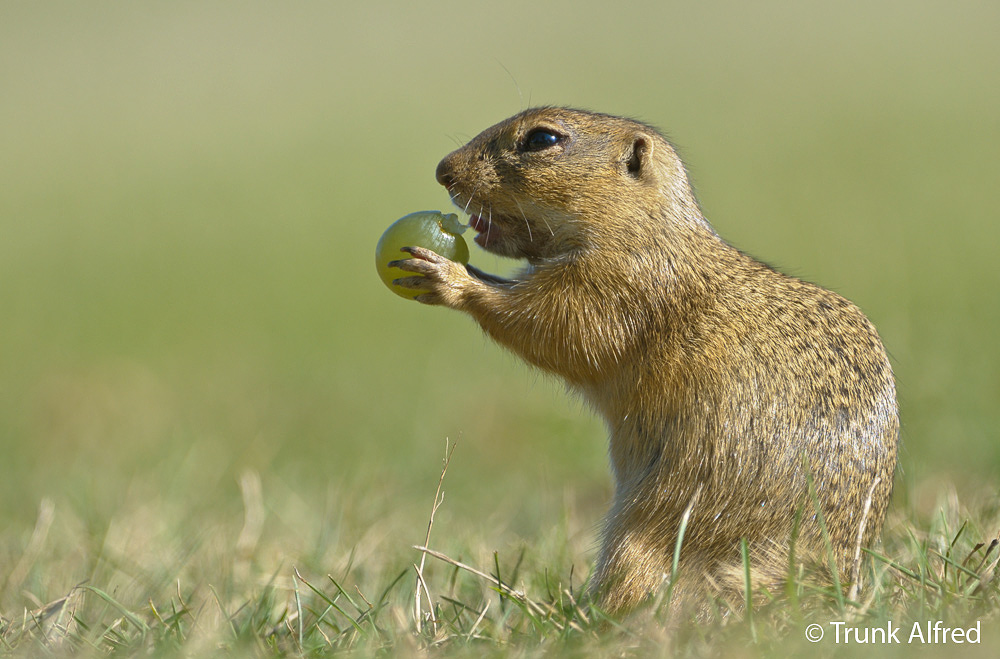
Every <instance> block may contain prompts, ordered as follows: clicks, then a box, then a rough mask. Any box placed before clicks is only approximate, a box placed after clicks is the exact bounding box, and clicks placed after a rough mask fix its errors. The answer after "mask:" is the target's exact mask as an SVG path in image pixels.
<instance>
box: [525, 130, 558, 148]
mask: <svg viewBox="0 0 1000 659" xmlns="http://www.w3.org/2000/svg"><path fill="white" fill-rule="evenodd" d="M561 140H562V136H561V135H557V134H555V133H553V132H552V131H550V130H546V129H545V128H536V129H535V130H533V131H531V132H530V133H528V134H527V135H526V136H525V137H524V149H525V151H541V150H542V149H547V148H549V147H550V146H555V145H556V144H559V142H560V141H561Z"/></svg>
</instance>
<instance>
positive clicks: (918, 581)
mask: <svg viewBox="0 0 1000 659" xmlns="http://www.w3.org/2000/svg"><path fill="white" fill-rule="evenodd" d="M453 450H454V447H452V449H451V450H449V453H448V456H447V458H446V461H445V466H444V470H443V471H442V474H441V481H439V483H438V491H437V493H436V494H434V496H433V497H432V498H428V502H427V503H428V504H429V505H428V508H429V510H430V511H431V513H430V523H429V524H428V528H427V533H426V535H425V536H424V538H423V542H424V543H428V542H429V544H430V545H431V546H435V545H441V546H444V547H448V548H449V551H451V552H454V553H455V555H457V556H460V557H462V558H461V559H459V558H454V557H452V556H451V555H449V553H448V552H442V551H438V550H435V549H432V548H429V547H428V548H422V547H420V546H414V547H395V548H391V553H392V554H393V556H392V557H391V558H385V557H377V558H374V557H369V558H362V557H360V556H354V557H352V559H351V560H348V562H347V563H346V564H345V565H344V566H343V568H342V569H341V570H340V571H338V573H337V574H336V575H334V574H324V573H323V572H321V571H318V572H317V571H315V570H313V569H306V568H301V569H300V568H299V567H296V566H284V567H282V568H280V569H278V570H276V571H275V572H273V573H267V572H262V571H261V567H262V565H261V564H260V563H261V562H259V561H258V557H260V556H262V555H266V554H268V553H269V552H272V551H275V550H277V551H284V550H283V548H281V547H280V546H276V544H277V545H280V544H281V538H280V537H278V538H269V539H268V538H263V537H262V536H261V531H262V527H261V524H260V520H261V519H262V517H263V515H264V512H263V510H262V508H263V507H267V506H268V505H273V504H269V502H268V497H266V496H262V494H261V492H260V489H259V488H260V482H259V479H258V477H257V476H256V475H255V474H253V473H248V474H245V475H244V479H243V483H242V485H243V505H244V511H243V526H242V529H241V531H240V533H239V534H238V536H237V538H236V542H235V543H233V544H232V545H230V546H221V547H219V548H218V550H219V551H220V552H221V553H222V554H223V555H225V557H226V558H224V559H222V564H221V565H220V566H219V567H220V568H221V571H220V572H218V573H216V574H215V577H216V579H217V581H216V583H217V584H219V585H212V584H208V583H205V582H201V583H198V582H197V581H194V582H193V581H192V579H191V575H190V574H189V573H188V572H187V570H186V566H184V567H182V568H181V569H180V570H175V571H168V572H165V573H164V574H162V575H160V577H161V578H160V579H158V580H155V581H152V580H151V581H149V582H147V583H145V584H143V585H142V587H139V588H135V587H133V588H130V589H128V590H123V591H119V592H109V591H108V590H107V589H106V588H104V587H102V585H100V584H98V583H94V581H95V580H90V581H86V582H83V583H80V584H77V585H75V586H74V587H72V588H70V589H69V590H68V591H67V592H65V593H64V594H63V595H62V596H61V597H59V598H58V599H55V600H53V601H51V602H46V603H38V604H39V605H38V606H36V607H34V608H32V609H25V610H23V611H21V612H18V613H17V615H16V616H12V615H9V614H8V616H7V617H6V618H4V619H3V620H2V622H0V647H2V648H4V649H5V650H6V651H7V652H10V653H13V654H22V653H24V654H35V653H45V654H48V653H57V654H64V653H70V654H83V655H93V656H101V655H106V654H116V655H122V654H124V655H128V656H133V655H140V654H148V653H151V652H152V653H155V654H157V655H158V656H159V655H164V656H171V655H174V654H177V655H183V656H190V655H192V654H201V653H212V652H217V651H224V652H226V653H228V654H237V655H240V656H247V655H252V656H326V655H333V654H339V653H363V654H386V655H390V656H410V655H421V656H426V655H427V654H430V655H431V656H464V655H466V654H469V653H477V654H487V655H493V654H496V655H500V654H502V655H504V656H508V655H509V656H540V655H543V654H545V655H551V654H552V653H557V654H560V655H565V656H594V655H595V654H602V653H613V654H615V655H619V656H702V655H703V654H704V653H706V652H709V653H712V654H727V653H729V652H734V651H739V652H751V653H752V654H770V653H772V652H780V653H782V654H790V653H791V654H796V653H799V652H807V651H809V648H810V647H813V648H816V647H819V648H820V649H821V652H822V653H824V654H830V653H837V654H841V653H848V654H849V653H850V651H851V650H852V648H853V649H855V650H856V649H859V647H860V648H861V649H865V650H872V649H876V650H877V651H878V652H880V653H882V652H894V651H903V648H905V651H906V652H913V651H918V652H919V651H924V650H927V649H928V648H932V647H934V644H930V643H928V644H926V645H925V644H923V643H918V642H917V641H916V640H912V641H911V634H912V633H913V629H914V624H917V625H920V629H921V630H926V629H927V627H926V624H927V621H931V623H932V625H933V623H935V622H937V621H942V623H943V626H946V627H949V628H961V629H963V630H967V629H977V630H978V631H976V632H975V633H976V634H977V639H978V643H976V644H973V645H964V646H963V647H962V648H961V650H962V652H963V653H969V654H970V655H971V656H988V653H989V652H991V650H990V649H989V648H990V647H991V646H992V644H993V643H995V642H996V640H997V639H998V635H997V632H996V623H997V618H998V608H997V604H998V598H1000V582H998V580H997V579H996V576H997V567H998V563H1000V547H998V545H1000V511H998V510H997V509H996V506H995V502H992V504H991V505H992V507H984V508H980V509H976V510H971V511H970V510H966V509H963V508H962V507H961V506H960V505H959V504H958V502H957V499H956V498H955V497H949V498H947V499H945V500H943V501H941V502H940V503H939V505H938V507H937V509H936V514H935V515H934V516H933V517H931V518H922V517H921V516H920V515H918V514H916V513H914V512H911V514H910V515H909V516H904V515H901V514H897V515H896V516H895V517H894V518H893V519H891V520H890V523H889V525H888V529H887V533H886V537H885V541H884V544H883V546H881V547H879V548H878V549H877V550H874V551H871V552H866V556H865V557H864V559H863V560H862V561H861V562H860V564H861V565H862V566H863V572H864V575H865V581H866V583H867V587H866V588H863V589H862V590H861V591H859V593H860V594H859V595H858V596H856V597H855V596H854V595H853V594H852V595H851V596H848V597H845V590H846V588H845V589H843V590H842V589H839V588H837V587H835V586H832V585H830V583H829V580H828V579H825V580H824V579H816V578H814V575H808V574H803V573H796V574H792V575H791V578H790V580H789V583H788V586H787V588H786V590H785V591H784V592H778V593H770V594H768V593H756V594H755V598H754V603H753V605H752V607H751V606H748V607H746V608H745V609H743V610H732V609H729V608H728V607H727V605H725V604H723V603H720V604H718V605H717V608H716V609H715V612H714V613H712V612H711V611H709V612H708V613H705V612H702V613H700V614H699V616H698V618H697V619H694V620H690V621H689V620H687V619H685V618H681V619H680V620H678V619H676V618H670V617H669V616H668V614H667V606H666V604H667V598H669V591H665V592H664V593H661V594H660V596H659V597H658V598H655V599H654V600H653V601H652V602H650V603H649V604H648V605H647V606H645V607H644V608H642V609H641V610H640V611H638V612H636V613H634V614H633V615H632V616H630V617H627V618H624V619H621V620H617V619H613V618H610V617H608V616H606V615H605V614H604V613H602V612H601V611H600V610H599V609H597V608H595V607H593V606H592V605H591V604H589V603H588V602H587V599H586V597H585V593H584V589H585V583H584V581H585V578H584V575H582V574H578V573H577V574H574V566H573V565H570V566H568V567H567V565H566V564H565V563H563V562H562V560H561V556H563V555H565V552H567V551H568V552H571V553H574V552H579V551H581V548H580V547H578V546H575V544H576V543H575V542H574V541H573V540H572V539H571V538H569V537H563V538H561V540H560V542H559V545H558V546H550V547H548V548H546V549H542V550H531V549H529V548H528V547H527V546H522V547H521V548H520V549H518V550H514V551H511V552H510V553H504V554H501V553H499V552H496V551H494V552H492V555H490V551H489V549H488V546H487V545H483V544H482V543H480V544H478V545H464V546H463V545H462V544H460V543H456V542H454V540H453V539H452V538H451V537H448V536H446V537H444V538H441V539H438V538H436V537H434V536H435V535H437V534H444V533H447V531H448V529H437V528H435V525H434V519H435V516H436V515H437V514H439V513H440V510H441V508H442V507H443V506H445V505H446V503H445V499H444V497H443V490H442V488H441V484H442V481H444V478H445V471H446V470H447V469H448V466H449V465H448V462H449V461H450V460H451V459H452V451H453ZM460 463H461V459H460V458H459V459H457V460H456V464H457V465H458V467H460ZM453 468H454V467H453ZM429 485H430V484H429ZM445 485H446V484H445ZM428 489H430V488H428ZM444 489H445V490H446V489H447V488H446V487H445V488H444ZM172 521H173V522H174V523H176V524H182V523H183V521H182V520H172ZM51 524H52V513H51V509H49V508H44V507H43V509H42V511H41V512H40V514H39V518H38V522H37V525H36V527H35V531H34V535H33V537H32V541H31V543H29V545H30V546H34V547H37V546H38V545H40V544H41V543H44V542H45V536H46V534H47V533H48V532H49V527H50V526H51ZM77 540H78V541H79V542H81V543H86V542H87V538H78V539H77ZM564 544H565V545H568V546H562V545H564ZM26 555H27V559H26V560H27V561H28V564H20V565H18V566H17V568H16V569H15V570H14V572H13V573H12V574H11V575H9V576H8V582H9V581H10V580H11V579H17V580H21V579H23V578H24V576H25V575H26V574H27V573H29V572H30V571H31V570H32V569H33V568H34V567H35V566H34V565H31V564H30V561H31V560H32V557H31V551H30V550H29V552H27V554H26ZM113 556H114V552H108V556H107V557H106V559H105V560H109V561H113ZM466 556H468V557H469V558H465V557H466ZM119 558H121V557H119ZM354 559H356V561H357V562H355V560H354ZM427 559H429V560H427ZM425 561H426V562H425ZM373 563H374V565H373ZM373 568H374V570H373ZM118 569H120V570H123V571H129V570H134V566H125V565H119V566H118ZM221 575H226V578H222V579H221V580H219V577H220V576H221ZM748 583H749V582H748ZM8 585H10V584H9V583H8ZM418 592H419V595H418V594H417V593H418ZM852 593H853V591H852ZM747 601H748V602H750V597H749V594H748V598H747ZM751 612H752V615H751ZM837 622H840V623H843V624H842V626H841V627H840V628H839V630H838V628H837V626H836V624H835V623H837ZM815 625H819V626H820V628H821V629H822V630H823V631H824V633H825V634H828V636H827V637H826V638H825V640H821V641H819V642H818V644H817V645H815V646H811V645H810V643H809V642H808V640H807V639H806V637H805V633H806V630H807V629H809V628H810V626H815ZM977 625H978V626H977ZM847 628H850V629H851V630H857V631H855V632H854V633H856V634H861V633H866V634H867V632H862V631H861V630H871V629H890V630H891V629H892V628H896V629H897V632H896V633H897V637H899V641H898V642H897V643H894V642H892V640H891V637H890V640H889V641H886V642H885V643H879V644H877V648H876V647H874V646H858V645H855V646H851V645H850V643H848V642H846V639H844V638H843V637H841V638H842V640H841V641H840V642H839V643H838V642H836V640H835V639H836V638H837V635H838V634H846V633H847V632H845V631H844V630H845V629H847ZM900 630H902V631H900ZM922 633H929V632H923V631H922ZM899 635H901V636H899ZM854 638H855V641H857V639H858V638H860V637H857V636H855V637H854ZM880 638H881V637H880ZM874 639H875V637H872V640H873V641H874ZM942 639H943V637H940V638H939V639H938V643H939V644H940V643H942V642H943V640H942ZM928 641H929V639H928ZM952 644H953V645H954V642H953V643H952Z"/></svg>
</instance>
